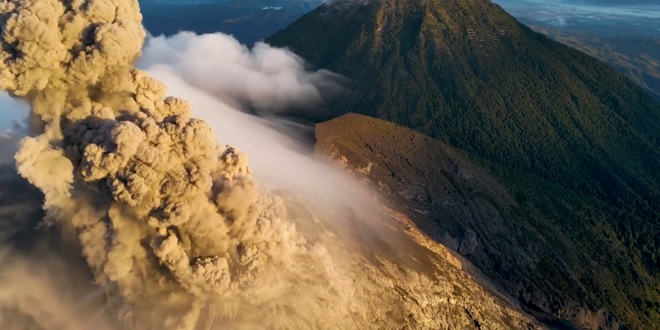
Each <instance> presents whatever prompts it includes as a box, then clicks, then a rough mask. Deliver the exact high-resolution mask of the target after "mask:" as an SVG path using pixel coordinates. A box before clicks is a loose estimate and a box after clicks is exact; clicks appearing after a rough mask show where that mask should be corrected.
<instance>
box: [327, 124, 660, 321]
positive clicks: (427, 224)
mask: <svg viewBox="0 0 660 330" xmlns="http://www.w3.org/2000/svg"><path fill="white" fill-rule="evenodd" d="M316 138H317V144H316V152H317V153H319V154H323V155H326V156H329V157H331V158H334V159H336V160H340V161H341V160H343V161H344V162H346V163H347V165H348V166H349V167H350V168H352V169H353V170H354V171H355V173H356V174H358V175H360V176H363V177H364V178H366V179H368V180H369V181H370V182H371V183H372V184H373V185H374V186H375V187H377V188H378V189H380V190H381V191H382V192H383V193H384V194H385V195H386V196H388V197H389V200H390V202H392V203H393V204H394V205H395V206H396V207H398V208H399V209H401V210H402V211H406V213H407V214H408V215H409V217H410V218H411V219H412V220H413V221H414V222H415V223H416V224H417V226H418V227H420V229H421V230H423V231H424V232H426V233H427V234H428V235H429V236H431V237H432V238H433V239H435V240H437V241H439V242H441V243H442V244H444V245H445V246H447V247H450V248H452V249H454V250H456V251H458V252H459V253H461V254H463V255H464V256H465V257H466V258H468V259H469V260H470V261H472V262H473V263H474V264H475V265H476V266H477V267H478V268H479V269H480V270H481V271H483V272H484V273H485V274H486V275H487V276H488V277H489V278H491V279H492V280H493V281H494V282H495V283H498V284H500V285H501V286H502V288H503V289H504V290H505V291H506V292H509V293H510V294H512V295H514V296H516V297H518V299H519V300H520V302H521V303H523V305H524V306H526V307H527V308H528V311H530V312H532V313H533V314H535V315H537V316H541V317H542V318H544V319H546V320H548V321H551V322H550V323H549V324H550V325H554V326H557V325H559V324H562V323H558V322H560V321H559V320H554V319H553V318H552V317H549V316H548V315H547V314H543V313H541V314H539V313H538V312H539V311H542V312H546V313H552V314H554V315H557V316H559V317H561V318H564V319H569V320H571V321H572V322H574V323H577V324H579V325H580V326H582V327H586V328H590V329H595V328H597V327H598V326H604V327H606V328H616V326H617V323H616V322H614V321H613V320H611V319H609V316H610V315H609V314H608V313H607V312H606V311H603V310H600V309H601V308H603V307H605V306H607V307H608V308H610V311H614V312H615V314H616V315H617V316H619V317H621V318H623V319H626V320H627V322H629V323H630V324H633V325H636V327H640V328H648V326H649V325H650V324H654V322H656V321H655V320H657V319H658V317H659V315H660V309H659V308H658V307H660V294H659V293H658V292H660V283H658V282H657V281H656V280H655V279H654V275H653V273H652V272H649V270H648V267H649V265H648V264H647V263H648V262H649V261H650V260H653V258H654V256H657V255H658V254H659V253H660V250H658V248H657V247H658V244H657V243H660V242H657V243H654V242H653V241H652V238H651V241H649V242H647V244H646V245H645V246H643V247H641V248H640V247H634V246H632V247H631V246H627V245H626V242H630V241H634V240H630V239H626V238H622V237H621V235H620V233H618V232H617V230H618V227H617V222H618V221H622V220H623V221H630V220H629V218H628V215H622V214H619V212H620V210H617V209H616V208H613V207H611V206H609V205H608V204H607V203H603V202H602V201H600V200H598V199H597V198H594V197H593V196H588V195H583V194H581V193H578V192H576V191H574V190H572V189H569V188H566V187H563V186H561V185H558V184H556V183H554V182H552V181H549V180H547V179H543V178H539V177H537V176H534V175H530V174H528V173H522V172H519V171H516V170H513V171H512V170H510V169H508V168H506V167H502V166H497V165H493V164H491V166H490V168H492V169H493V173H489V170H487V168H488V167H489V166H484V165H487V164H488V162H485V161H483V160H479V159H477V160H471V157H469V156H468V155H466V154H465V153H463V152H461V151H460V150H457V149H455V148H452V147H451V146H448V145H447V144H445V143H442V142H440V141H438V140H435V139H432V138H429V137H428V136H426V135H423V134H421V133H418V132H415V131H412V130H410V129H406V128H403V127H400V126H397V125H395V124H392V123H389V122H385V121H382V120H378V119H374V118H369V117H365V116H361V115H355V114H348V115H344V116H341V117H339V118H337V119H334V120H331V121H328V122H324V123H321V124H319V125H317V129H316ZM496 176H497V177H501V178H503V180H502V181H499V180H497V179H495V177H496ZM503 182H507V183H508V186H509V188H507V187H506V184H504V183H503ZM612 221H614V222H612ZM623 223H624V222H621V223H619V224H623ZM623 227H626V226H623ZM637 229H639V228H637ZM637 229H636V230H637ZM630 234H631V235H632V233H630ZM642 235H650V232H648V231H646V232H644V234H642ZM647 239H648V237H647ZM656 274H657V272H656ZM624 288H625V290H624ZM585 308H586V309H587V310H590V311H591V312H590V313H588V312H586V311H585ZM640 313H641V314H640ZM643 324H645V325H646V326H642V325H643Z"/></svg>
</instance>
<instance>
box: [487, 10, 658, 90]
mask: <svg viewBox="0 0 660 330" xmlns="http://www.w3.org/2000/svg"><path fill="white" fill-rule="evenodd" d="M495 2H497V3H498V4H500V5H502V7H503V8H504V9H505V10H507V11H508V12H509V13H511V15H513V16H515V17H516V18H517V19H518V20H520V21H521V22H522V23H524V24H527V25H529V26H530V27H532V29H534V30H535V31H539V32H541V33H543V34H546V35H547V36H549V37H550V38H552V39H554V40H558V41H561V42H562V43H565V44H567V45H569V46H571V47H574V48H576V49H579V50H581V51H583V52H585V53H587V54H590V55H592V56H594V57H596V58H598V59H601V60H603V61H605V62H606V63H608V64H610V65H611V66H612V67H614V68H615V69H617V70H618V71H619V72H621V73H623V74H624V75H626V76H627V77H628V78H630V79H632V80H633V81H634V82H635V83H637V84H638V85H639V86H641V87H642V88H644V89H645V90H646V91H647V92H648V93H649V94H650V95H651V96H652V97H653V98H654V99H655V100H656V101H660V70H659V68H660V24H658V22H660V2H658V1H654V2H652V1H648V2H646V1H583V2H576V1H566V0H559V1H536V0H496V1H495Z"/></svg>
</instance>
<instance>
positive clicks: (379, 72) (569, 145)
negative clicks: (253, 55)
mask: <svg viewBox="0 0 660 330" xmlns="http://www.w3.org/2000/svg"><path fill="white" fill-rule="evenodd" d="M267 41H268V42H270V43H272V44H274V45H276V46H288V47H291V48H292V49H293V50H294V51H296V52H297V53H298V54H300V55H302V56H303V57H304V58H306V59H307V60H309V61H310V62H311V63H312V64H313V65H314V66H317V67H320V68H327V69H330V70H333V71H336V72H339V73H341V74H344V75H345V76H347V77H348V78H349V79H351V81H350V83H349V85H348V89H349V90H350V93H349V94H348V95H346V97H344V98H340V99H338V100H336V101H335V102H334V104H332V106H331V107H330V109H329V111H328V112H326V113H324V114H322V115H318V114H317V115H307V116H308V117H309V118H311V119H315V120H324V119H329V118H334V117H336V116H339V115H341V114H344V113H347V112H357V113H362V114H367V115H371V116H375V117H378V118H382V119H386V120H390V121H393V122H396V123H399V124H401V125H403V126H407V127H409V128H413V129H415V130H417V131H420V132H422V133H424V134H427V135H428V136H432V137H435V138H438V139H439V140H441V141H442V142H444V143H447V144H448V145H449V146H451V147H452V148H458V149H460V150H463V152H465V153H466V154H467V155H469V156H470V157H472V158H473V159H476V160H477V162H478V163H480V164H482V165H483V166H484V168H486V169H488V170H487V171H490V172H492V173H493V175H494V176H495V178H496V179H497V180H498V181H499V182H502V184H503V185H504V186H505V187H506V188H507V189H508V190H509V192H510V194H511V195H512V196H513V198H514V200H515V203H514V204H505V205H501V206H502V209H498V210H497V212H496V213H493V215H492V216H484V217H481V218H479V217H475V218H474V219H480V220H479V221H476V220H475V222H474V226H475V227H476V228H479V227H483V226H493V223H492V222H491V221H494V220H493V219H497V218H498V217H501V218H502V219H505V220H504V221H503V223H504V226H503V227H501V228H502V231H501V232H497V235H494V236H495V237H492V236H491V237H489V236H488V233H492V231H477V230H474V229H472V230H474V232H475V235H476V237H477V240H479V241H481V242H490V243H488V244H492V245H490V246H488V245H486V244H484V245H485V246H486V248H485V251H491V252H486V255H487V257H485V256H484V255H472V254H471V255H468V258H470V259H471V260H472V261H473V262H475V264H477V265H478V266H480V267H481V269H482V271H484V272H485V273H486V274H487V275H489V276H490V277H491V278H493V279H494V280H495V281H496V282H497V283H498V284H500V285H502V286H503V287H505V288H506V289H507V290H508V291H509V292H510V293H511V294H513V295H517V296H518V297H519V299H520V300H521V301H524V302H526V303H528V304H529V305H530V306H536V307H535V308H539V309H540V310H544V311H547V312H551V313H554V314H555V315H557V316H559V317H562V318H566V319H570V320H572V321H574V322H576V323H579V324H582V325H584V326H588V327H590V328H595V327H596V325H594V324H591V323H588V322H592V321H593V320H594V318H597V319H599V322H600V323H601V324H600V326H603V327H606V328H617V327H618V325H617V323H616V322H615V320H616V319H617V318H618V319H619V320H622V321H623V322H624V323H625V324H628V325H629V326H630V327H632V328H637V329H646V328H649V327H652V325H654V324H660V294H659V293H658V292H659V290H658V289H659V288H660V284H659V283H658V281H657V277H658V270H659V268H658V261H659V260H658V256H659V255H660V249H659V244H658V242H660V168H659V167H658V164H660V103H658V102H655V101H654V100H653V99H651V98H650V97H649V96H648V95H646V94H645V93H644V92H643V91H642V90H641V88H639V87H638V86H636V85H635V84H634V83H633V82H631V81H630V80H628V79H627V78H625V77H623V76H622V75H621V74H619V73H617V72H616V71H615V70H614V69H612V68H610V67H608V66H607V65H605V64H604V63H602V62H600V61H598V60H596V59H594V58H592V57H590V56H587V55H585V54H583V53H581V52H578V51H576V50H574V49H572V48H569V47H567V46H564V45H562V44H560V43H558V42H555V41H552V40H550V39H548V38H546V37H545V36H543V35H541V34H538V33H536V32H533V31H532V30H530V29H529V28H527V27H525V26H523V25H521V24H520V23H518V22H517V21H516V20H515V19H513V18H512V17H511V16H510V15H509V14H507V13H506V12H505V11H503V10H502V9H501V8H500V7H499V6H497V5H494V4H492V3H490V2H489V1H484V0H463V1H456V0H449V1H447V0H446V1H440V0H428V1H413V0H390V1H367V2H364V1H359V2H351V4H347V2H341V1H340V2H338V3H337V5H325V6H322V7H320V8H318V9H316V10H314V11H313V12H311V13H309V14H307V15H305V16H303V17H302V18H301V19H299V20H298V21H296V22H295V23H293V24H292V25H290V26H289V27H287V28H286V29H284V30H282V31H280V32H278V33H277V34H275V35H274V36H273V37H271V38H269V39H268V40H267ZM337 134H338V135H341V134H343V133H337ZM407 139H408V137H407V136H396V138H395V140H398V141H401V143H400V145H401V146H406V145H407V143H406V142H407ZM401 150H404V149H399V148H395V149H394V150H393V151H392V152H393V153H394V154H395V155H397V152H401V153H402V152H403V151H401ZM413 154H414V153H413ZM354 155H356V156H360V152H357V151H356V152H355V154H354ZM374 157H377V155H374ZM405 159H406V158H405V157H403V156H402V157H400V158H399V159H398V162H401V164H402V165H405V164H403V162H404V161H405ZM431 159H433V158H431ZM376 161H380V159H377V158H375V160H374V162H376ZM411 162H412V161H411ZM395 163H396V162H395ZM424 166H427V167H433V166H435V164H434V162H432V161H427V162H426V163H425V164H424ZM391 176H392V177H393V178H394V179H395V180H398V179H401V177H400V175H399V174H398V171H396V170H394V169H392V170H391ZM432 177H433V176H429V177H424V176H421V177H419V179H420V180H422V181H413V182H409V183H408V186H410V187H416V186H421V185H422V183H424V182H433V181H432ZM424 180H427V181H424ZM411 189H412V188H411ZM465 193H466V194H468V195H469V194H477V195H476V196H477V197H479V196H481V198H485V199H486V200H488V198H492V196H491V195H489V194H485V195H483V194H482V195H479V194H480V193H479V192H478V191H470V190H467V191H466V192H465ZM430 195H432V196H433V195H436V194H435V193H430ZM489 196H490V197H489ZM434 198H435V197H434ZM469 198H476V197H475V196H472V197H469ZM489 203H490V202H489ZM490 204H491V205H493V206H494V207H495V209H497V208H498V207H496V205H498V204H497V203H490ZM497 214H499V215H497ZM450 217H454V216H450ZM418 219H420V218H418ZM429 219H431V218H429ZM418 221H420V223H419V226H420V227H426V228H427V229H428V228H436V229H437V228H442V226H440V225H437V224H432V223H431V224H428V223H425V222H424V221H430V220H428V219H427V220H423V219H421V220H418ZM433 221H440V220H438V219H435V220H433ZM495 223H497V221H495ZM425 225H426V226H425ZM438 226H439V227H438ZM429 230H431V229H429ZM459 231H460V230H458V229H457V231H455V232H454V233H453V234H451V233H450V235H459V234H460V233H459ZM437 233H440V234H442V231H438V232H437ZM529 233H536V234H535V235H528V234H529ZM429 234H430V235H434V234H436V232H433V231H430V232H429ZM536 235H538V236H536ZM459 236H460V235H459ZM534 237H535V238H534ZM435 238H436V239H438V240H441V239H442V237H438V236H436V237H435ZM454 239H458V240H460V237H458V236H454ZM459 246H460V244H459ZM506 246H516V247H518V248H520V247H523V248H522V250H523V251H530V252H529V253H528V254H526V253H519V251H518V250H517V249H507V248H505V247H506ZM492 251H497V252H492ZM534 256H536V257H535V258H536V259H535V258H534ZM528 257H529V258H528ZM586 310H591V311H592V312H593V313H592V315H593V317H585V314H584V313H585V311H586ZM606 310H609V311H610V312H611V313H612V314H613V315H609V314H608V313H607V312H605V311H606ZM589 320H590V321H589ZM585 322H587V323H585Z"/></svg>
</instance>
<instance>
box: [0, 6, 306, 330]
mask: <svg viewBox="0 0 660 330" xmlns="http://www.w3.org/2000/svg"><path fill="white" fill-rule="evenodd" d="M0 20H1V22H2V26H3V31H2V32H3V34H2V46H3V51H2V52H1V53H0V59H1V60H2V66H1V67H0V88H2V89H5V90H8V91H10V92H11V93H12V94H13V95H16V96H19V97H24V98H27V99H28V100H29V101H30V104H31V105H32V116H34V117H35V118H36V119H38V120H39V121H40V122H41V123H42V126H43V132H42V133H41V134H40V135H38V136H36V137H33V138H32V137H31V138H26V139H24V140H23V141H22V142H21V144H20V150H19V152H18V154H17V155H16V161H17V167H18V169H19V172H20V173H21V174H22V175H23V176H24V177H25V178H27V179H28V180H29V181H30V182H31V183H32V184H34V185H35V186H37V187H38V188H39V189H40V190H42V192H43V193H44V195H45V208H46V212H47V216H48V217H49V218H50V219H52V220H55V221H60V222H64V223H63V224H62V225H63V226H71V227H73V228H74V229H75V230H76V231H77V232H79V238H80V240H81V245H82V249H83V253H84V255H85V257H86V259H87V262H88V264H89V266H90V267H91V269H92V271H93V272H94V273H95V277H96V281H97V283H98V284H99V285H101V286H103V287H105V288H106V289H108V290H112V291H116V292H117V293H118V294H119V295H120V296H121V298H122V299H123V300H124V302H125V304H124V305H123V306H121V308H122V310H121V311H120V312H121V313H122V317H123V319H124V320H125V322H126V323H127V324H130V325H133V326H135V327H137V328H146V327H150V326H154V325H162V326H168V327H172V328H178V327H181V328H192V327H193V325H194V324H195V323H196V322H197V321H198V316H199V313H200V312H201V310H202V308H203V307H204V304H203V303H202V302H203V301H204V300H205V299H206V297H216V298H218V299H220V297H223V296H226V295H228V294H229V293H230V292H233V293H234V294H233V296H234V297H241V298H243V299H246V300H248V301H249V300H251V299H255V298H254V296H255V295H257V292H254V291H253V290H254V287H251V285H250V283H251V282H252V281H253V278H254V277H259V276H262V277H264V278H266V277H271V276H267V275H265V274H268V273H269V271H271V270H272V269H266V268H265V267H262V265H269V266H270V267H286V264H288V263H292V262H293V259H292V258H293V256H294V255H295V253H297V252H298V250H300V249H303V248H304V247H303V246H302V245H303V243H304V241H303V240H302V239H301V238H297V236H296V233H295V228H294V226H293V224H291V223H288V222H285V221H284V220H283V219H284V218H286V210H285V208H284V207H283V205H282V201H281V200H280V199H278V198H277V197H274V196H270V195H268V194H262V193H260V191H259V190H258V189H257V187H256V185H255V183H254V182H253V180H252V178H251V176H250V170H249V168H248V167H247V161H246V159H245V156H243V155H242V154H241V153H239V152H238V151H237V150H235V149H233V148H231V147H223V146H219V145H218V144H217V142H216V139H215V136H214V135H213V133H212V131H211V129H210V128H209V126H208V125H207V124H206V123H204V122H202V121H200V120H196V119H191V118H190V109H189V106H188V104H187V103H185V102H184V101H182V100H179V99H176V98H171V97H169V98H164V92H165V86H164V85H162V84H161V83H159V82H158V81H156V80H154V79H152V78H150V77H149V76H147V75H146V74H145V73H144V72H141V71H139V70H136V69H135V68H134V67H133V64H132V63H133V61H134V60H135V59H136V58H137V56H138V55H139V54H140V50H141V48H142V43H143V39H144V37H145V32H144V30H143V28H142V25H141V15H140V13H139V9H138V5H137V2H136V1H93V0H92V1H57V0H46V1H44V0H40V1H5V2H3V3H1V4H0ZM273 269H274V268H273ZM271 280H274V279H273V278H271ZM259 296H261V295H259ZM155 305H158V306H159V307H158V308H159V309H160V310H168V309H171V313H168V314H167V315H169V316H170V317H168V318H163V319H161V317H162V316H163V315H160V314H159V315H155V316H154V314H152V313H150V311H148V310H143V309H148V308H151V306H155ZM145 306H146V307H145ZM181 306H190V307H189V308H188V309H187V310H184V315H181V314H180V313H181V310H182V308H181ZM151 318H157V319H151Z"/></svg>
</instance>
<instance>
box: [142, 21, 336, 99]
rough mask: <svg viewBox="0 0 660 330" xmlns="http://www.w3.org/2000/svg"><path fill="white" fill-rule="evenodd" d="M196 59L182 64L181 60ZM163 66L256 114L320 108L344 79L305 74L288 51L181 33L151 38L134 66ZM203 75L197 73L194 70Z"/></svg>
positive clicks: (225, 37) (323, 73)
mask: <svg viewBox="0 0 660 330" xmlns="http://www.w3.org/2000/svg"><path fill="white" fill-rule="evenodd" d="M182 58H188V59H190V58H194V59H195V60H194V61H185V62H183V63H184V65H183V66H182V65H181V64H180V63H182V61H180V59H182ZM146 63H157V65H155V66H154V67H153V69H156V70H158V69H159V68H160V67H162V66H166V67H167V68H168V69H169V70H170V71H176V72H177V75H178V76H179V77H181V78H183V79H184V80H185V81H186V82H187V83H189V84H191V85H192V86H195V87H197V88H203V89H204V90H206V91H208V92H209V93H211V94H212V95H214V96H216V97H218V98H220V99H222V100H223V101H225V102H227V103H229V104H232V105H238V106H241V107H243V108H248V109H251V110H254V111H256V112H280V111H282V110H284V109H290V108H292V107H298V108H300V107H305V108H310V107H312V108H314V109H315V110H316V111H318V108H319V107H320V106H322V105H323V104H324V102H323V101H324V100H325V99H326V98H328V97H332V96H334V95H335V94H336V93H337V92H339V91H341V87H340V84H339V82H341V80H342V78H341V77H340V76H339V75H337V74H334V73H331V72H329V71H326V70H319V71H313V72H310V71H306V70H305V65H304V63H303V61H302V59H301V58H299V57H298V56H297V55H295V54H294V53H292V52H291V51H289V50H286V49H281V48H274V47H271V46H270V45H268V44H265V43H263V42H257V43H256V44H255V46H254V47H253V48H252V49H248V48H247V47H246V46H245V45H241V44H240V43H239V42H238V41H237V40H236V39H234V38H233V37H231V36H229V35H225V34H220V33H217V34H209V35H203V36H197V35H195V34H194V33H191V32H182V33H179V34H177V35H175V36H172V37H169V38H165V37H162V36H161V37H156V38H151V39H150V40H149V45H148V50H147V51H146V52H145V53H144V55H143V56H142V58H141V59H140V61H139V63H138V65H139V66H143V65H144V64H146ZM202 71H203V72H205V75H199V74H197V73H198V72H202Z"/></svg>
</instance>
